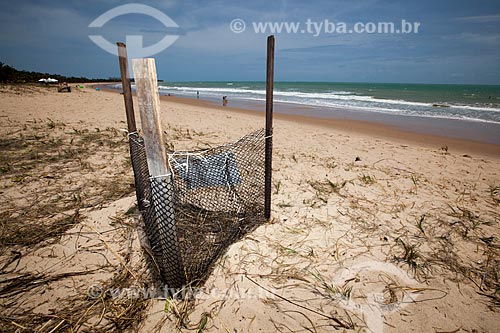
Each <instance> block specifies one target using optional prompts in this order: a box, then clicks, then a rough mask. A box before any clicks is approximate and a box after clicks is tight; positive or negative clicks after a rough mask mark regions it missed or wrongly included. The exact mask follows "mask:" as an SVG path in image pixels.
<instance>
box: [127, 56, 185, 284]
mask: <svg viewBox="0 0 500 333" xmlns="http://www.w3.org/2000/svg"><path fill="white" fill-rule="evenodd" d="M132 66H133V68H134V78H135V87H136V90H137V101H138V105H139V113H140V115H141V125H142V131H143V136H144V147H145V149H146V159H147V161H148V170H149V174H150V176H151V177H152V179H151V192H152V202H151V203H152V205H153V207H152V208H153V209H154V213H155V215H156V216H155V220H154V221H155V222H154V223H155V225H154V228H155V229H156V230H157V231H158V235H155V236H158V239H159V244H157V245H158V246H159V251H158V252H159V259H160V260H159V262H158V265H159V266H160V270H161V273H162V276H163V279H164V282H166V284H167V286H168V287H169V288H181V287H183V286H184V285H185V283H186V277H185V275H184V266H183V263H182V257H181V252H180V245H179V238H178V236H177V225H176V220H175V213H174V212H175V205H174V193H173V191H174V186H173V180H172V175H171V172H170V169H169V167H168V163H167V154H166V151H165V146H164V143H163V131H162V129H161V122H160V96H159V94H158V80H157V77H156V65H155V60H154V59H151V58H148V59H134V60H133V61H132Z"/></svg>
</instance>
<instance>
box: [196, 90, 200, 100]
mask: <svg viewBox="0 0 500 333" xmlns="http://www.w3.org/2000/svg"><path fill="white" fill-rule="evenodd" d="M196 98H198V99H199V98H200V92H199V91H197V92H196Z"/></svg>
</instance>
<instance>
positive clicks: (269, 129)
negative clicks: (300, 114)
mask: <svg viewBox="0 0 500 333" xmlns="http://www.w3.org/2000/svg"><path fill="white" fill-rule="evenodd" d="M273 89H274V36H272V35H271V36H269V37H267V73H266V159H265V200H264V216H265V217H266V219H269V218H270V217H271V179H272V172H273V169H272V163H273V136H272V135H273Z"/></svg>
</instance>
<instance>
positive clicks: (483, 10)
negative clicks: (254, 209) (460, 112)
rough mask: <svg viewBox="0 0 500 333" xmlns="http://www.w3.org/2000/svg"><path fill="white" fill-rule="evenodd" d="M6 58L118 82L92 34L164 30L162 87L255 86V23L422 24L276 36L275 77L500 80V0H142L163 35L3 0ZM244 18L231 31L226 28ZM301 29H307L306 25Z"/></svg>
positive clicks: (65, 7) (59, 8) (150, 23)
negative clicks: (168, 22) (160, 16)
mask: <svg viewBox="0 0 500 333" xmlns="http://www.w3.org/2000/svg"><path fill="white" fill-rule="evenodd" d="M0 1H1V3H0V5H1V7H0V8H2V9H1V12H0V28H1V32H2V33H1V34H0V45H1V46H0V61H2V62H4V63H7V64H9V65H12V66H15V67H16V68H19V69H26V70H35V71H42V72H51V73H59V74H64V75H76V76H80V75H83V76H88V77H104V78H107V77H110V76H118V74H119V69H118V61H117V58H116V57H115V56H113V55H111V54H109V53H107V52H105V51H103V50H102V49H100V48H99V47H98V46H96V45H95V44H94V43H93V42H92V41H91V40H90V39H89V38H88V36H89V35H95V34H98V35H102V36H103V37H105V38H106V39H108V40H109V41H111V42H115V41H117V40H124V39H125V35H132V34H142V35H143V36H144V41H145V44H146V45H151V44H154V43H156V42H157V41H159V40H160V39H162V38H163V37H164V35H165V32H166V31H167V32H168V33H171V34H172V33H174V34H179V35H180V37H179V38H178V39H177V41H176V42H175V43H174V44H173V45H172V46H170V47H169V48H167V49H165V50H164V51H162V52H160V53H158V54H156V55H154V57H155V58H156V62H157V70H158V76H159V78H161V79H164V80H166V81H207V80H221V81H225V80H229V81H236V80H240V81H247V80H248V81H250V80H251V81H259V80H264V78H265V51H266V36H267V34H265V33H264V34H263V33H255V32H254V31H253V27H252V22H286V21H288V22H301V24H302V25H305V22H306V21H307V19H310V20H313V21H317V22H321V21H324V20H328V21H330V22H334V23H335V22H346V23H347V24H348V26H350V25H352V24H354V23H356V22H364V23H366V22H380V21H384V22H389V21H392V22H395V23H396V25H398V24H399V22H401V20H402V19H405V20H406V21H411V22H420V28H419V33H418V34H404V35H403V34H366V33H365V34H335V33H333V34H332V33H330V34H328V33H322V34H320V35H319V36H316V37H314V36H313V35H312V34H307V33H306V34H300V33H298V34H291V33H281V34H275V36H276V74H275V78H276V80H278V81H332V82H404V83H471V84H500V1H498V0H477V1H470V0H467V1H464V0H455V1H448V0H444V1H441V0H420V1H402V0H379V1H378V0H349V1H348V0H321V1H303V0H288V1H287V0H281V1H279V0H277V1H269V0H267V1H261V0H255V1H240V0H233V1H191V0H187V1H186V0H166V1H140V2H137V3H141V4H145V5H149V6H152V7H154V8H156V9H158V10H160V11H162V12H163V13H165V14H166V15H168V16H169V17H170V18H171V19H172V20H174V21H175V22H176V23H177V25H178V26H179V28H178V29H173V30H172V29H170V30H167V29H166V28H165V27H164V26H163V25H162V24H161V23H160V22H158V21H157V20H155V19H154V18H151V17H147V16H145V15H139V14H129V15H124V16H121V17H116V18H115V19H113V20H111V21H109V22H108V23H107V24H106V25H105V26H103V27H102V28H89V27H88V26H89V24H90V23H91V22H92V21H93V20H94V19H95V18H97V17H98V16H100V15H101V14H103V13H104V12H106V11H107V10H109V9H112V8H113V7H116V6H119V5H123V4H126V3H127V2H123V1H115V0H108V1H95V0H87V1H76V0H65V1H60V0H57V1H56V0H45V1H44V0H38V1H34V0H27V1H4V0H0ZM236 18H239V19H242V20H244V21H245V22H246V25H247V27H246V30H245V31H244V32H243V33H240V34H236V33H233V32H231V30H230V28H229V26H230V22H231V21H232V20H234V19H236ZM301 27H303V26H301Z"/></svg>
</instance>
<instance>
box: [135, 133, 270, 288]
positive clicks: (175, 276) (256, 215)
mask: <svg viewBox="0 0 500 333" xmlns="http://www.w3.org/2000/svg"><path fill="white" fill-rule="evenodd" d="M265 139H266V138H265V131H264V129H262V130H259V131H256V132H253V133H250V134H248V135H246V136H244V137H243V138H241V139H240V140H238V141H236V142H234V143H230V144H226V145H222V146H219V147H215V148H211V149H208V150H202V151H193V152H170V153H169V154H168V163H169V169H170V170H171V172H172V173H171V175H170V176H163V177H157V178H150V177H149V173H148V165H147V159H146V153H145V148H144V142H143V140H142V138H141V137H140V136H139V135H138V134H137V133H133V134H130V135H129V143H130V154H131V159H132V167H133V170H134V176H135V182H136V193H137V201H138V206H139V209H140V211H141V213H142V217H143V220H144V225H145V232H146V235H147V238H148V241H149V245H150V248H151V252H152V256H153V258H154V262H155V264H156V266H157V268H158V270H159V272H160V274H161V277H162V279H163V281H164V282H165V283H166V284H167V285H168V287H169V288H181V287H183V286H186V285H188V284H189V285H196V284H199V283H202V282H203V281H204V280H205V279H206V278H207V276H208V275H209V274H210V272H211V269H212V267H213V264H214V263H215V262H216V260H217V259H218V258H220V256H221V255H222V254H223V253H224V252H225V251H226V249H227V248H228V247H229V245H231V244H232V243H234V242H235V241H236V240H238V239H240V238H241V237H242V236H244V235H245V234H247V233H248V232H249V231H251V230H253V229H254V228H255V227H257V226H259V225H260V224H262V223H264V222H265V221H266V218H265V212H264V201H265V199H264V198H265V189H264V181H265V177H264V174H265V147H266V146H265Z"/></svg>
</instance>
